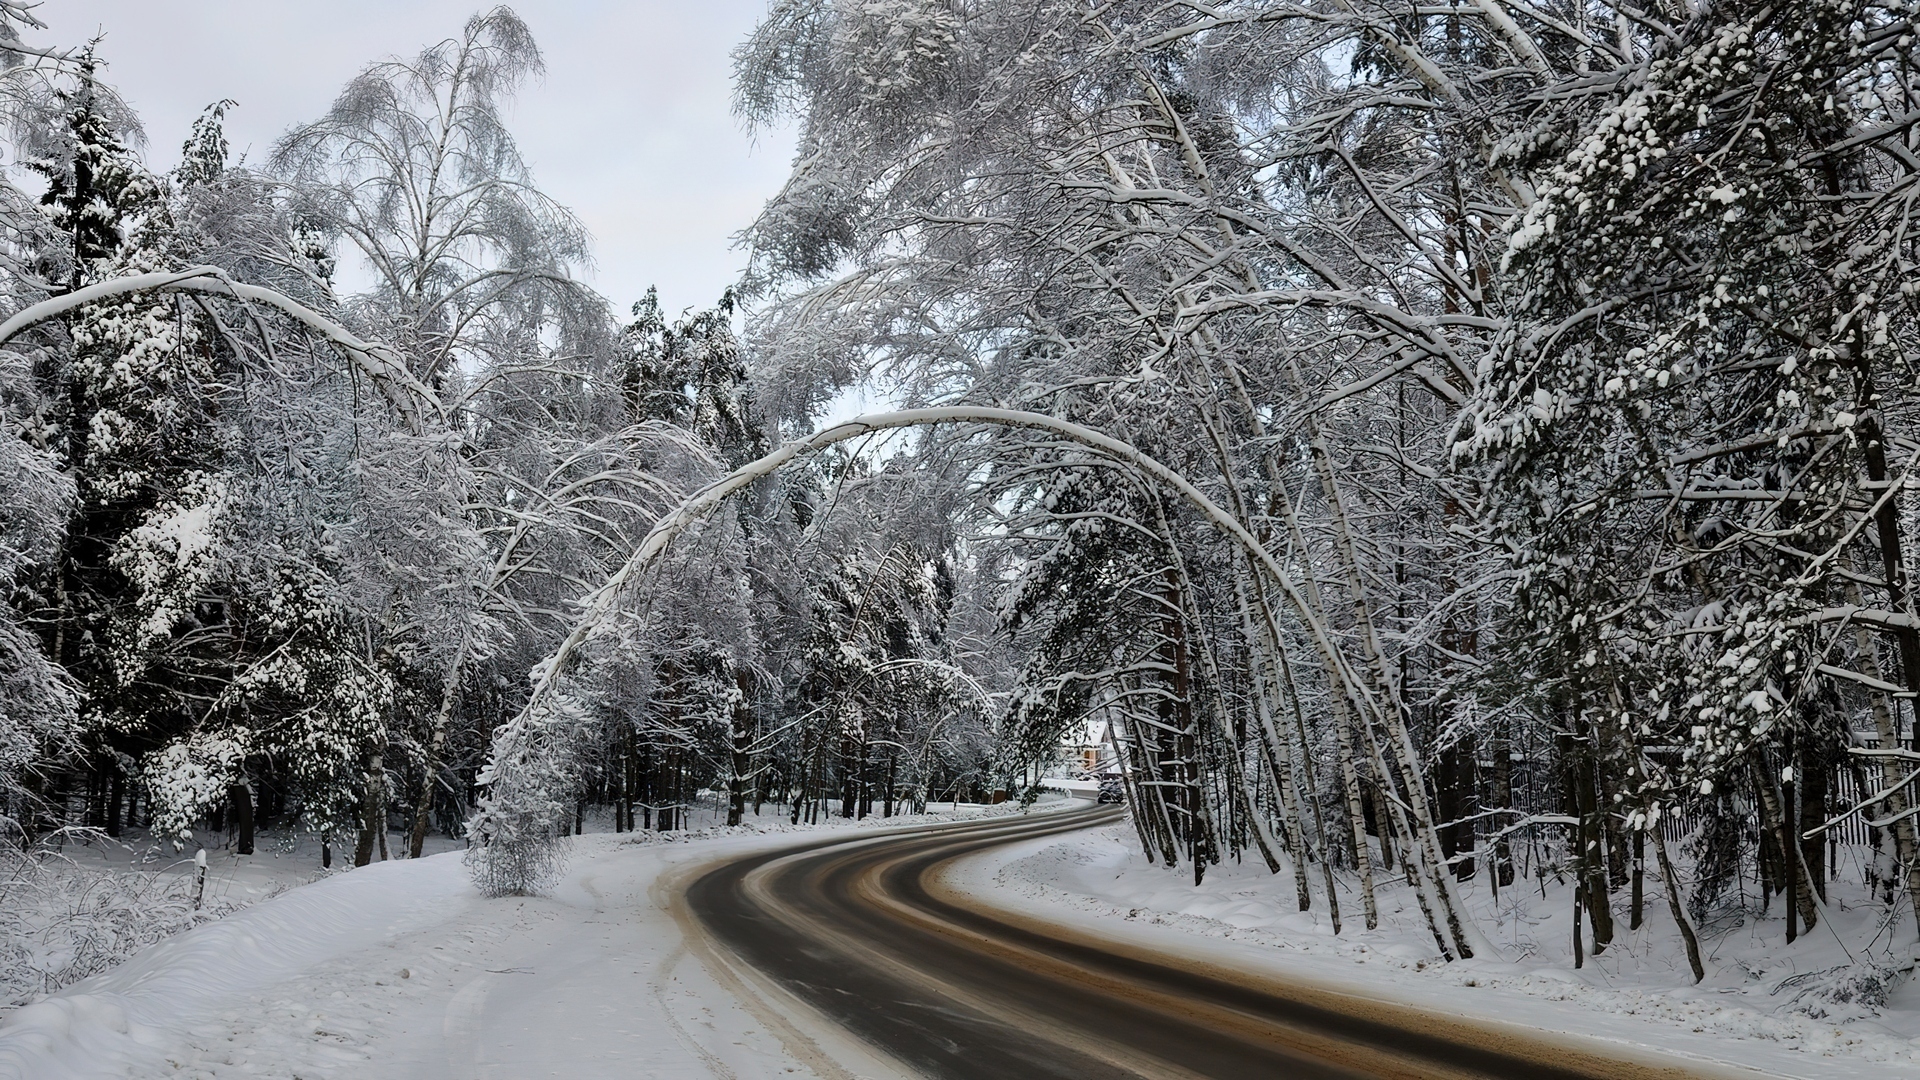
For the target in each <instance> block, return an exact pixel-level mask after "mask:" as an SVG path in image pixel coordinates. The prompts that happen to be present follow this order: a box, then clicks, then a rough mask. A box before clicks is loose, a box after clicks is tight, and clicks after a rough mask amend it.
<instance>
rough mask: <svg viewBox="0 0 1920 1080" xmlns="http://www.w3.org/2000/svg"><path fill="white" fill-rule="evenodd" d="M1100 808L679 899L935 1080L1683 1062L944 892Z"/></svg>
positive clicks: (1306, 1076) (856, 855)
mask: <svg viewBox="0 0 1920 1080" xmlns="http://www.w3.org/2000/svg"><path fill="white" fill-rule="evenodd" d="M1117 816H1118V811H1117V809H1116V808H1113V807H1097V808H1090V809H1086V810H1074V811H1068V812H1060V813H1046V814H1034V815H1029V816H1025V817H1018V818H1002V819H996V820H992V821H988V822H981V823H970V824H965V825H958V826H953V825H949V826H938V827H934V828H929V829H922V830H913V831H909V832H904V833H894V834H890V835H885V836H881V837H861V838H852V839H849V838H844V837H843V838H839V839H835V840H832V841H826V842H819V843H814V844H811V845H807V846H804V847H800V848H797V849H796V848H786V849H782V850H778V851H773V852H768V853H763V854H758V855H754V856H750V857H747V858H743V859H740V860H737V861H734V862H730V863H726V864H723V865H720V866H719V867H717V868H715V869H712V870H710V871H708V872H706V873H705V874H703V875H701V876H699V877H697V878H695V879H693V881H692V882H691V883H690V884H689V885H688V887H687V890H686V894H685V899H686V904H687V908H688V910H689V911H690V912H691V913H692V914H693V916H694V917H695V918H696V919H697V920H698V921H699V922H700V923H701V924H702V925H703V927H704V928H705V929H706V930H707V931H708V933H709V934H711V935H712V936H713V937H714V938H716V939H717V940H718V941H719V943H720V944H721V945H723V946H724V947H725V948H727V949H729V950H731V951H732V952H733V953H734V954H735V955H736V956H737V957H739V958H740V959H741V960H743V961H745V962H746V963H747V964H749V965H751V966H752V967H754V968H755V969H757V970H758V971H759V972H760V973H761V974H762V975H764V976H766V977H768V978H771V979H773V980H774V981H776V982H778V983H779V984H781V985H782V986H783V987H784V988H785V989H786V990H788V991H789V992H791V993H793V994H794V995H796V996H798V997H799V998H800V999H801V1000H803V1001H805V1002H806V1003H808V1004H809V1005H810V1006H811V1007H813V1008H814V1009H816V1010H817V1011H819V1012H820V1013H822V1014H824V1015H825V1016H826V1017H828V1018H830V1019H832V1020H834V1021H836V1022H838V1023H839V1024H841V1025H842V1026H843V1027H845V1028H846V1029H847V1030H849V1031H850V1032H852V1033H853V1034H854V1035H856V1036H858V1037H859V1038H861V1039H862V1040H864V1041H865V1042H866V1043H868V1044H869V1045H871V1046H873V1047H875V1048H876V1049H878V1050H880V1051H882V1052H883V1053H884V1054H885V1055H887V1056H888V1057H890V1058H891V1059H893V1060H894V1061H897V1062H899V1063H900V1064H901V1066H902V1071H903V1072H906V1073H909V1074H917V1075H921V1076H925V1077H933V1078H940V1080H1009V1078H1028V1077H1031V1078H1061V1080H1069V1078H1071V1080H1104V1078H1123V1077H1124V1078H1134V1077H1152V1078H1172V1077H1180V1078H1196V1077H1206V1078H1216V1080H1243V1078H1255V1077H1261V1078H1264V1077H1272V1078H1284V1080H1295V1078H1298V1080H1319V1078H1323V1077H1324V1078H1333V1077H1339V1078H1354V1077H1367V1078H1376V1080H1377V1078H1387V1077H1393V1078H1409V1080H1411V1078H1416V1077H1417V1078H1426V1077H1479V1078H1499V1080H1509V1078H1511V1080H1522V1078H1524V1080H1598V1078H1602V1077H1606V1078H1633V1080H1640V1078H1654V1077H1661V1078H1680V1077H1687V1076H1696V1075H1700V1074H1698V1073H1694V1072H1683V1071H1680V1070H1679V1069H1677V1068H1671V1067H1665V1066H1662V1065H1659V1064H1648V1063H1630V1062H1626V1061H1611V1060H1608V1059H1606V1058H1604V1057H1598V1056H1596V1055H1595V1052H1594V1051H1593V1050H1592V1048H1586V1047H1582V1048H1570V1047H1567V1046H1560V1045H1555V1044H1553V1043H1551V1042H1549V1041H1547V1040H1546V1039H1545V1038H1540V1039H1533V1038H1527V1037H1516V1036H1515V1035H1514V1033H1512V1032H1507V1031H1493V1030H1489V1029H1486V1028H1477V1027H1476V1026H1475V1025H1474V1024H1473V1023H1472V1022H1471V1021H1468V1020H1465V1019H1464V1018H1460V1017H1447V1016H1440V1015H1437V1014H1434V1013H1432V1012H1419V1011H1416V1010H1411V1009H1406V1008H1404V1007H1399V1006H1394V1005H1390V1004H1387V1003H1383V1002H1372V1001H1367V1000H1365V999H1356V998H1353V997H1352V996H1351V995H1346V994H1340V993H1327V992H1324V991H1322V990H1320V989H1318V988H1314V987H1305V986H1301V987H1293V986H1288V985H1286V984H1283V983H1276V982H1275V981H1273V980H1272V979H1271V978H1269V977H1255V976H1249V975H1243V974H1240V973H1234V972H1226V971H1222V970H1219V969H1209V968H1208V967H1207V966H1206V965H1204V964H1193V965H1191V966H1190V965H1188V964H1186V963H1183V962H1181V961H1180V960H1179V959H1178V958H1174V957H1167V956H1159V955H1155V954H1152V953H1147V952H1144V951H1140V950H1128V951H1126V952H1122V951H1118V950H1117V948H1116V947H1115V946H1114V945H1112V944H1111V943H1109V942H1106V941H1103V940H1101V939H1099V938H1096V937H1093V936H1091V935H1086V936H1082V935H1079V934H1077V933H1074V932H1073V931H1071V930H1070V929H1063V928H1059V927H1048V926H1043V925H1039V924H1033V923H1027V922H1024V921H1023V920H1020V919H1019V918H1018V917H1017V916H1011V915H1006V914H1004V913H998V912H993V911H991V910H982V909H980V908H976V907H974V906H971V905H967V904H965V903H964V902H961V898H959V897H957V896H954V895H952V894H949V893H946V892H944V891H943V890H942V889H941V888H940V887H939V885H938V883H937V881H934V880H930V878H933V877H937V874H935V873H934V872H935V871H936V870H937V869H938V868H939V866H940V865H941V864H942V863H945V862H948V861H950V860H953V859H956V858H959V857H962V856H964V855H968V854H971V853H973V852H977V851H980V850H982V849H985V848H989V847H993V846H995V845H998V844H1004V843H1010V842H1013V841H1017V840H1025V839H1030V838H1034V837H1039V836H1045V835H1048V834H1053V833H1062V832H1068V831H1072V830H1075V829H1082V828H1088V827H1091V826H1095V825H1101V824H1107V823H1110V822H1112V821H1114V820H1116V819H1117Z"/></svg>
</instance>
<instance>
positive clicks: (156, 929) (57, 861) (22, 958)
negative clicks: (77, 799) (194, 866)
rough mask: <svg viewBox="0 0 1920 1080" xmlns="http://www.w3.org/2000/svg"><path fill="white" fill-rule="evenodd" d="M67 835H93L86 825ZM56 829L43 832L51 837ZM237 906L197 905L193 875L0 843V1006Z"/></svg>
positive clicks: (47, 990)
mask: <svg viewBox="0 0 1920 1080" xmlns="http://www.w3.org/2000/svg"><path fill="white" fill-rule="evenodd" d="M63 832H64V833H65V838H67V839H69V840H71V839H74V838H76V837H77V838H79V839H85V840H89V841H98V840H102V839H104V838H102V837H100V836H98V835H97V834H93V833H91V832H90V831H88V830H63ZM59 838H60V837H59V836H53V837H49V838H48V839H51V840H57V839H59ZM239 906H240V905H238V904H234V903H231V902H228V901H225V900H208V901H206V902H205V903H202V904H198V905H196V904H195V902H194V880H193V877H192V876H191V875H185V874H170V873H165V872H162V871H151V870H124V869H120V870H98V869H92V868H89V867H85V866H81V865H80V864H79V863H77V862H75V861H74V860H72V859H70V858H67V857H65V856H63V855H61V854H60V853H59V852H58V851H56V850H54V849H53V848H51V847H49V846H48V845H47V844H46V843H45V842H43V843H42V844H40V845H37V846H35V847H34V848H33V849H31V850H27V851H22V850H20V848H19V846H18V845H17V843H4V844H0V1010H5V1009H11V1008H17V1007H19V1006H21V1005H26V1004H30V1003H31V1002H33V1001H36V1000H38V999H40V998H41V997H44V996H46V995H48V994H51V993H53V992H54V991H57V990H59V989H61V988H62V987H65V986H69V985H71V984H73V983H76V982H79V981H80V980H81V979H85V978H87V977H89V976H92V975H98V974H99V973H101V972H103V971H105V970H107V969H108V968H111V967H113V966H115V965H116V964H119V963H120V962H122V961H124V960H126V959H127V958H128V957H130V956H132V955H133V954H134V953H135V952H136V951H138V950H139V949H141V948H144V947H145V946H147V945H151V944H152V943H154V942H156V941H159V940H161V939H162V938H166V937H170V936H172V935H174V934H177V933H180V932H181V931H183V930H188V929H191V928H193V927H195V926H198V925H199V924H201V923H203V922H208V921H211V920H213V919H218V918H220V917H221V916H223V915H226V914H228V913H229V912H231V911H233V910H234V909H235V908H237V907H239Z"/></svg>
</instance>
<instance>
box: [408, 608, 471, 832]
mask: <svg viewBox="0 0 1920 1080" xmlns="http://www.w3.org/2000/svg"><path fill="white" fill-rule="evenodd" d="M466 657H467V643H466V640H465V639H464V638H463V639H462V640H461V642H460V651H459V653H458V654H457V655H455V656H454V658H453V663H452V664H451V665H449V666H448V668H447V677H446V678H445V679H444V680H443V681H442V682H441V684H440V707H439V708H437V709H435V710H434V711H433V730H432V731H430V732H429V733H428V735H427V752H426V754H425V755H424V757H423V759H422V760H421V762H420V791H419V794H418V796H417V797H416V799H415V802H414V808H413V828H412V830H410V832H409V834H408V837H407V858H409V859H417V858H419V857H420V852H421V851H422V850H424V849H425V848H426V844H427V825H428V823H429V822H430V821H431V820H432V814H433V789H434V785H435V783H436V782H437V781H438V780H439V779H440V758H441V755H442V754H444V753H445V752H446V748H447V726H448V725H449V724H450V723H451V722H452V720H453V706H454V699H455V698H457V697H458V696H459V693H460V667H461V665H462V664H464V663H465V662H466Z"/></svg>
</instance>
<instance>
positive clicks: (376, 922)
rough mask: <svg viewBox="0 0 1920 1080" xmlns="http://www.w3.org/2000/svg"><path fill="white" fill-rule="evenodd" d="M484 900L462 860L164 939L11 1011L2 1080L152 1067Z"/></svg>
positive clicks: (375, 868)
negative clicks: (200, 1024)
mask: <svg viewBox="0 0 1920 1080" xmlns="http://www.w3.org/2000/svg"><path fill="white" fill-rule="evenodd" d="M475 899H477V894H475V893H474V891H473V887H472V886H471V885H470V884H469V883H468V882H467V877H466V873H465V871H464V868H463V867H462V866H461V864H460V857H459V854H458V853H454V852H450V853H448V854H445V855H436V856H433V857H431V858H426V859H420V860H417V861H408V862H388V863H375V864H373V865H370V866H364V867H361V868H359V869H357V870H354V871H352V872H351V873H346V874H338V875H335V876H332V877H329V878H326V879H325V880H322V881H319V882H316V883H314V884H312V885H308V886H305V887H303V888H299V889H295V890H293V891H291V892H288V893H286V894H284V895H281V896H278V897H275V898H273V899H271V900H268V901H266V902H264V903H261V904H257V905H255V906H253V907H250V908H247V909H246V910H244V911H241V912H238V913H237V914H234V915H232V916H230V917H228V918H226V919H222V920H220V921H218V922H213V923H208V924H206V925H204V926H200V927H196V928H194V929H193V930H190V931H188V932H186V933H184V934H181V935H180V936H178V937H175V938H171V939H169V940H166V941H163V942H160V943H158V944H156V945H154V946H153V947H152V948H149V949H147V950H145V951H143V952H141V953H140V954H139V955H138V956H136V957H135V958H134V959H132V960H130V961H128V962H127V963H126V964H124V965H122V966H120V967H118V968H115V969H114V970H112V971H110V972H107V973H106V974H103V975H99V976H95V977H94V978H92V979H87V980H85V981H82V982H79V983H76V984H74V985H73V986H72V987H69V988H68V989H67V990H66V991H65V992H63V993H61V994H58V995H56V996H54V997H51V998H48V999H46V1000H44V1001H41V1002H38V1003H36V1004H33V1005H29V1006H26V1007H25V1008H22V1009H19V1010H17V1011H15V1012H14V1013H12V1014H10V1015H9V1016H8V1017H7V1019H6V1021H5V1023H4V1024H0V1078H5V1080H13V1078H14V1077H20V1078H23V1080H24V1078H32V1080H54V1078H66V1077H93V1076H101V1075H125V1074H127V1073H129V1072H134V1073H138V1072H140V1071H142V1070H145V1069H151V1068H152V1067H154V1066H155V1065H156V1064H158V1063H159V1060H158V1059H159V1058H160V1057H161V1056H162V1055H163V1054H164V1052H165V1051H166V1049H167V1048H168V1047H170V1046H171V1045H172V1044H173V1042H174V1039H175V1033H176V1032H177V1031H178V1030H179V1028H180V1027H181V1026H182V1025H184V1024H189V1023H192V1022H194V1021H197V1020H200V1019H203V1018H205V1017H207V1016H210V1015H212V1014H213V1013H215V1012H216V1011H218V1010H219V1009H220V1008H221V1007H222V1006H223V1005H224V1004H226V1003H228V1002H230V1001H231V1000H232V999H233V998H236V997H239V996H241V995H245V994H248V993H251V992H253V991H256V990H259V989H261V988H263V987H267V986H270V985H273V984H275V983H278V982H281V981H283V980H285V979H288V978H291V977H293V976H295V975H297V974H299V973H300V972H303V971H305V970H307V969H308V968H310V967H312V966H314V965H316V964H318V963H321V962H323V961H325V960H327V959H329V958H331V957H335V956H338V955H340V954H342V953H347V952H352V951H355V950H360V949H365V948H367V947H369V946H371V945H375V944H378V943H380V942H381V941H384V940H386V939H389V938H391V937H394V936H396V935H399V934H404V933H408V932H410V931H417V930H420V929H424V928H426V927H428V926H431V925H433V924H435V923H439V922H442V921H445V920H447V919H449V918H452V917H454V916H456V915H458V914H459V913H460V912H461V911H462V910H464V909H465V908H466V906H467V905H468V904H469V903H470V902H472V901H473V900H475Z"/></svg>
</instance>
